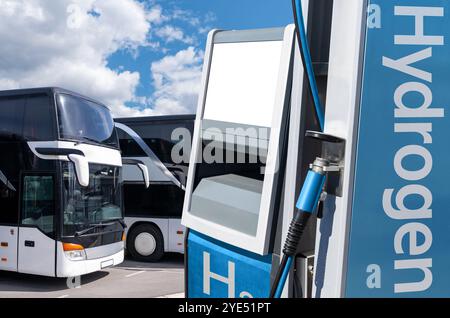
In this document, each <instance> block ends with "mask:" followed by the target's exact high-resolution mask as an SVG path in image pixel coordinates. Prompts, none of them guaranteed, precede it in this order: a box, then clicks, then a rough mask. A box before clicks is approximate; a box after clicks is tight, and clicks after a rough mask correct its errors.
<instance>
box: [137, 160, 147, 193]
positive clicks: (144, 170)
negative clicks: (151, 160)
mask: <svg viewBox="0 0 450 318" xmlns="http://www.w3.org/2000/svg"><path fill="white" fill-rule="evenodd" d="M138 167H139V169H141V171H142V177H143V178H144V183H145V187H146V188H147V189H148V188H149V187H150V178H149V176H148V169H147V166H146V165H145V164H143V163H138Z"/></svg>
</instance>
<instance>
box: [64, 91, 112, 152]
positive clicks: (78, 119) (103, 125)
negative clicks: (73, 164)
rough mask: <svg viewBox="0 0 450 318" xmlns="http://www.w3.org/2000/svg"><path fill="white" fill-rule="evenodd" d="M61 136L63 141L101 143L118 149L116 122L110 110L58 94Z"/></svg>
mask: <svg viewBox="0 0 450 318" xmlns="http://www.w3.org/2000/svg"><path fill="white" fill-rule="evenodd" d="M56 101H57V108H58V121H59V134H60V137H61V138H62V139H69V140H77V141H86V142H94V143H100V144H102V145H107V146H111V147H115V148H118V139H117V134H116V131H115V129H114V121H113V119H112V116H111V113H110V111H109V109H108V108H106V107H105V106H103V105H100V104H97V103H94V102H91V101H89V100H87V99H83V98H81V97H76V96H72V95H68V94H57V96H56Z"/></svg>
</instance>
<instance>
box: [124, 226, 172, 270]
mask: <svg viewBox="0 0 450 318" xmlns="http://www.w3.org/2000/svg"><path fill="white" fill-rule="evenodd" d="M127 250H128V251H129V252H130V254H131V257H132V258H133V259H135V260H137V261H142V262H157V261H159V260H160V259H161V258H162V257H163V256H164V238H163V236H162V234H161V231H160V230H159V229H158V228H157V227H155V226H154V225H152V224H141V225H138V226H136V227H135V228H134V229H133V230H132V231H131V233H130V234H129V235H128V237H127Z"/></svg>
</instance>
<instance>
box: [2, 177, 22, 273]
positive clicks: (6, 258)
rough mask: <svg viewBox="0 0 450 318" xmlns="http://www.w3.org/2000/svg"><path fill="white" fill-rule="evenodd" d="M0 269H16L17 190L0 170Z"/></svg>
mask: <svg viewBox="0 0 450 318" xmlns="http://www.w3.org/2000/svg"><path fill="white" fill-rule="evenodd" d="M0 202H1V211H0V270H8V271H17V236H18V227H17V190H16V188H15V187H14V186H13V184H12V183H11V182H10V180H8V178H7V177H6V175H5V174H4V173H3V172H2V171H1V170H0Z"/></svg>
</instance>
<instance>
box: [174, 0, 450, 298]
mask: <svg viewBox="0 0 450 318" xmlns="http://www.w3.org/2000/svg"><path fill="white" fill-rule="evenodd" d="M293 7H294V8H295V9H296V10H295V11H296V15H295V18H296V24H297V27H295V26H293V25H291V26H288V27H286V28H282V29H265V30H245V31H218V30H215V31H212V32H211V33H210V34H209V37H208V44H207V51H206V56H205V66H204V71H203V91H202V94H201V95H200V99H199V105H198V110H197V119H196V127H195V133H194V139H193V140H194V144H193V149H192V154H191V161H190V162H191V165H190V167H189V177H188V183H187V188H186V197H185V205H184V211H183V221H182V222H183V224H184V225H186V226H187V228H188V229H189V231H188V235H187V237H186V244H185V246H186V247H185V248H186V253H185V257H186V270H185V273H186V275H185V277H186V296H187V297H269V296H271V297H396V296H401V297H419V296H449V295H450V293H449V291H448V287H447V286H448V283H449V282H450V271H448V268H449V267H450V266H449V265H450V257H448V253H447V248H446V242H448V239H449V234H448V233H450V232H449V231H448V223H449V222H448V217H447V216H446V215H447V213H445V211H446V206H447V205H448V196H449V192H448V190H446V187H445V185H446V179H447V178H446V176H448V173H446V172H445V171H446V168H445V167H446V166H447V165H446V164H447V163H448V162H449V159H448V158H449V156H448V150H447V149H448V146H447V144H448V143H447V141H446V139H447V137H446V132H447V130H446V127H450V125H449V124H450V123H449V122H447V120H446V116H445V115H446V114H445V106H446V102H447V99H446V93H445V88H446V87H448V86H450V85H449V84H450V77H449V76H448V74H450V63H448V62H447V59H448V56H450V55H449V53H450V52H449V49H448V47H447V44H446V38H447V35H448V33H449V32H450V29H449V28H448V26H449V25H450V20H449V18H447V16H446V15H447V12H448V11H449V9H450V8H449V7H450V4H449V3H448V2H447V1H444V0H408V1H404V0H394V1H393V0H362V1H361V0H334V1H327V0H325V1H301V6H300V1H293ZM303 23H305V25H304V26H307V30H308V32H307V33H306V32H305V30H302V27H303V26H302V24H303ZM296 30H297V32H298V33H296ZM302 31H303V32H302ZM306 34H307V35H308V37H307V36H306ZM296 35H297V36H296ZM308 43H309V45H307V44H308ZM309 54H311V58H309ZM324 57H325V58H324ZM311 61H312V63H311ZM315 80H317V84H318V85H317V87H316V85H315V83H314V82H315ZM320 101H322V103H323V104H324V105H326V107H325V109H324V120H323V121H322V120H321V115H320V110H321V108H320V104H321V103H320ZM251 131H257V132H258V133H256V134H253V135H252V134H249V133H248V132H251ZM220 150H223V153H224V154H225V157H226V158H227V159H230V158H238V157H239V156H240V157H241V158H247V159H249V158H251V157H252V156H255V155H256V154H257V155H258V160H257V161H251V163H248V162H247V161H246V163H244V164H242V163H231V164H230V163H229V161H227V160H225V159H224V160H223V161H220V160H215V161H214V160H213V161H214V162H213V163H212V164H211V163H208V160H210V159H211V158H209V159H208V158H206V157H208V155H209V156H210V157H211V156H212V157H214V158H215V159H217V157H215V156H216V155H217V153H219V152H220ZM204 159H206V162H205V161H203V160H204ZM259 159H262V160H259ZM194 162H195V164H194ZM433 258H434V260H433Z"/></svg>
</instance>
